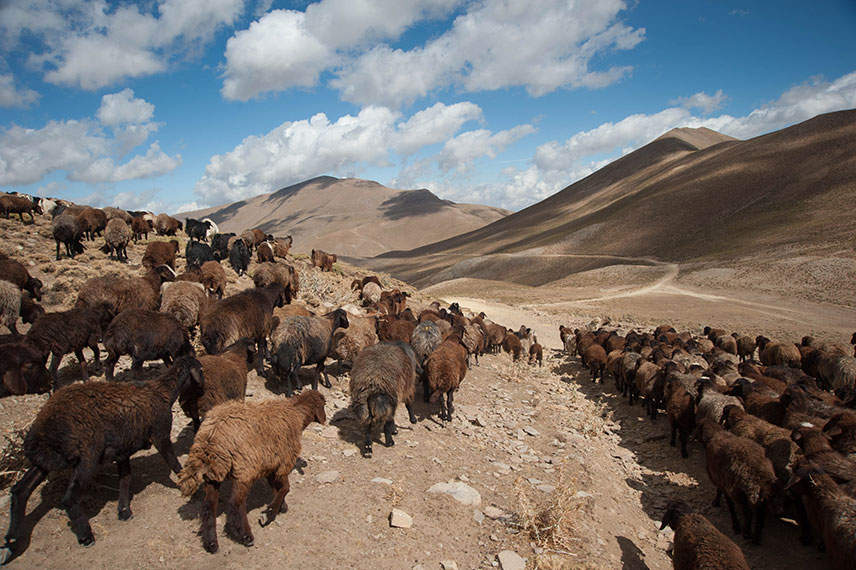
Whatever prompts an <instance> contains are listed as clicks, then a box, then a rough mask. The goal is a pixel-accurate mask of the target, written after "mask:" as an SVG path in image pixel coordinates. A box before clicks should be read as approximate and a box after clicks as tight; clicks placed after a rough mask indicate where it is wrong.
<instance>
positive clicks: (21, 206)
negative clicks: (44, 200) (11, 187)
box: [0, 194, 43, 224]
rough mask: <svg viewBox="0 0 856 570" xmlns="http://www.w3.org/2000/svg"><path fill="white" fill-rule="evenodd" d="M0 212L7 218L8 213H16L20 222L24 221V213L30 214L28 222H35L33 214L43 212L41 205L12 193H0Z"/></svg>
mask: <svg viewBox="0 0 856 570" xmlns="http://www.w3.org/2000/svg"><path fill="white" fill-rule="evenodd" d="M0 213H2V214H3V217H4V218H7V219H8V218H9V214H18V216H19V217H20V218H21V223H26V222H25V221H24V214H25V213H27V214H29V215H30V223H31V224H35V223H36V216H35V214H42V213H43V212H42V209H41V207H40V206H39V205H38V204H36V203H35V202H34V201H33V200H29V199H27V198H24V197H22V196H15V195H13V194H2V195H0Z"/></svg>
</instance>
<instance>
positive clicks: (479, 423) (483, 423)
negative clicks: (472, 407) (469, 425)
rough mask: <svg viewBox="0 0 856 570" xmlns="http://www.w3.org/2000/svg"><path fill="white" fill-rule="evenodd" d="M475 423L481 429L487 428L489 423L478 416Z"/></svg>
mask: <svg viewBox="0 0 856 570" xmlns="http://www.w3.org/2000/svg"><path fill="white" fill-rule="evenodd" d="M473 423H474V424H476V425H477V426H479V427H487V422H486V421H485V419H484V418H483V417H481V416H476V419H475V421H473Z"/></svg>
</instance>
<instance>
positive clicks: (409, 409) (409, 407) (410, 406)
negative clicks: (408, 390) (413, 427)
mask: <svg viewBox="0 0 856 570" xmlns="http://www.w3.org/2000/svg"><path fill="white" fill-rule="evenodd" d="M404 407H405V408H407V415H408V416H410V423H412V424H415V423H416V416H415V415H413V404H404Z"/></svg>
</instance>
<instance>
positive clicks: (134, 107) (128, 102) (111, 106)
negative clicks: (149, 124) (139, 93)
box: [96, 89, 155, 126]
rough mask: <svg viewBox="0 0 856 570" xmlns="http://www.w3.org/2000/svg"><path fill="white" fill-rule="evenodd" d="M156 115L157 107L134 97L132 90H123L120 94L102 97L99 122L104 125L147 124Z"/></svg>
mask: <svg viewBox="0 0 856 570" xmlns="http://www.w3.org/2000/svg"><path fill="white" fill-rule="evenodd" d="M154 113H155V106H154V105H152V104H151V103H149V102H148V101H146V100H145V99H138V98H136V97H134V91H133V90H132V89H123V90H121V91H119V92H118V93H109V94H107V95H104V96H103V97H101V106H100V107H99V108H98V112H97V113H96V114H97V115H98V120H99V121H101V123H102V124H104V125H110V126H113V125H121V124H123V123H132V124H136V123H145V122H146V121H148V120H149V119H151V118H152V115H154Z"/></svg>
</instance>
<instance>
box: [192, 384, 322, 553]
mask: <svg viewBox="0 0 856 570" xmlns="http://www.w3.org/2000/svg"><path fill="white" fill-rule="evenodd" d="M313 421H315V422H318V423H319V424H323V423H326V421H327V415H326V413H325V411H324V396H322V395H321V394H320V393H319V392H317V391H315V390H307V391H304V392H302V393H301V394H299V395H297V396H296V397H294V398H289V399H287V400H284V399H279V400H265V401H262V402H226V403H224V404H222V405H220V406H217V407H216V408H214V409H213V410H211V412H210V413H209V414H208V415H207V416H206V418H205V422H203V424H202V426H201V427H200V428H199V432H198V433H197V434H196V438H195V439H194V441H193V447H191V448H190V454H189V456H188V458H187V463H186V464H185V467H184V470H182V472H181V473H180V474H179V478H178V485H179V487H181V493H182V495H184V496H185V497H189V496H190V495H192V494H193V493H195V492H196V490H197V489H198V488H199V487H200V486H204V488H205V499H204V502H203V504H202V512H201V515H200V518H201V519H202V523H201V534H202V545H203V547H204V548H205V550H207V551H208V552H217V550H218V549H219V544H218V542H217V528H216V525H217V502H218V500H219V488H220V483H222V482H223V481H224V480H225V479H227V478H230V479H232V497H231V499H230V500H229V510H228V512H227V514H226V531H227V532H228V533H230V534H231V535H232V536H233V537H234V538H235V539H236V540H237V541H238V542H240V543H241V544H243V545H244V546H252V545H253V541H254V538H253V533H252V530H251V529H250V523H249V521H248V520H247V504H246V501H247V495H248V494H249V492H250V488H251V487H252V485H253V483H254V482H255V481H256V480H258V479H260V478H262V477H267V479H268V482H269V483H270V484H271V487H273V490H274V496H273V500H272V501H271V502H270V505H268V507H267V509H265V512H264V519H262V520H261V521H260V523H261V525H262V526H263V527H264V526H267V525H269V524H270V523H272V522H273V521H274V519H276V516H277V514H278V513H281V512H286V511H287V510H288V505H287V504H286V503H285V496H286V495H287V494H288V491H289V489H290V486H289V483H288V474H289V473H290V472H291V470H292V469H293V468H294V465H295V463H296V462H297V458H298V457H299V456H300V450H301V441H300V440H301V436H302V433H303V430H304V429H306V427H307V426H308V425H309V424H310V423H312V422H313Z"/></svg>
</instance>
